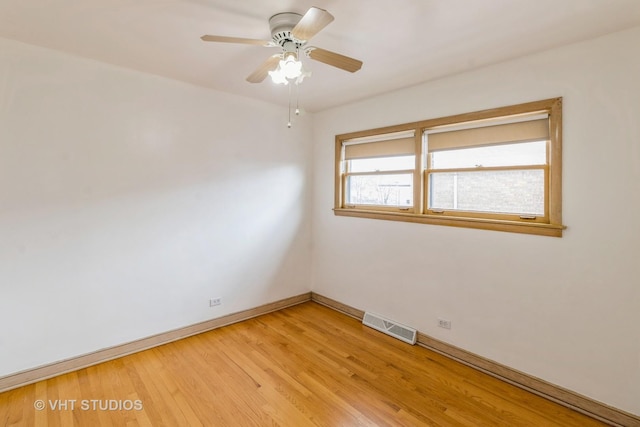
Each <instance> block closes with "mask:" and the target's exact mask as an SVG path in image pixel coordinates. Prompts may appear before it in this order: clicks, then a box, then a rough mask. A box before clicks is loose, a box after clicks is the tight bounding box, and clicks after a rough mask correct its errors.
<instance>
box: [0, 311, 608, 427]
mask: <svg viewBox="0 0 640 427" xmlns="http://www.w3.org/2000/svg"><path fill="white" fill-rule="evenodd" d="M37 400H42V401H43V402H44V405H45V406H46V407H47V408H45V409H44V410H36V409H35V407H34V404H36V405H37V403H36V401H37ZM136 400H139V401H140V403H138V404H136V403H135V401H136ZM58 401H62V402H63V405H64V402H66V409H65V408H64V406H63V407H62V408H56V409H52V408H51V405H52V404H57V402H58ZM72 401H75V403H72ZM92 401H96V402H92ZM111 401H115V403H112V402H111ZM71 405H74V409H73V410H71ZM94 405H95V408H96V409H93V406H94ZM101 405H102V407H103V408H109V406H111V407H112V408H113V406H114V405H116V406H118V405H123V406H124V409H123V410H109V409H102V410H101V409H100V406H101ZM132 405H139V406H142V408H141V409H139V410H137V409H136V408H133V409H130V407H131V406H132ZM126 409H130V410H126ZM0 425H1V426H13V425H19V426H34V425H35V426H46V425H49V426H64V427H67V426H99V425H102V426H111V425H113V426H138V425H146V426H163V425H166V426H181V427H182V426H199V425H205V426H264V425H269V426H271V425H280V426H294V427H301V426H371V425H383V426H400V425H405V426H473V427H477V426H509V427H514V426H536V427H538V426H563V427H569V426H576V427H577V426H579V427H587V426H600V425H603V424H601V423H599V422H597V421H594V420H592V419H590V418H587V417H586V416H584V415H581V414H579V413H577V412H573V411H571V410H569V409H566V408H564V407H561V406H559V405H557V404H554V403H552V402H549V401H547V400H544V399H542V398H540V397H538V396H535V395H533V394H531V393H528V392H526V391H523V390H520V389H518V388H516V387H513V386H511V385H508V384H506V383H503V382H501V381H498V380H496V379H494V378H492V377H490V376H487V375H485V374H482V373H480V372H477V371H475V370H473V369H471V368H468V367H466V366H463V365H461V364H458V363H456V362H453V361H451V360H449V359H447V358H445V357H443V356H440V355H438V354H436V353H433V352H431V351H429V350H426V349H424V348H420V347H418V346H410V345H408V344H404V343H402V342H400V341H398V340H395V339H393V338H390V337H387V336H386V335H383V334H380V333H378V332H376V331H374V330H372V329H369V328H366V327H364V326H362V324H361V323H360V322H358V321H357V320H354V319H352V318H350V317H347V316H345V315H342V314H340V313H337V312H335V311H333V310H331V309H328V308H325V307H323V306H321V305H319V304H316V303H312V302H309V303H305V304H301V305H298V306H295V307H292V308H288V309H285V310H281V311H279V312H275V313H271V314H267V315H264V316H261V317H258V318H255V319H252V320H248V321H244V322H242V323H238V324H235V325H232V326H227V327H224V328H221V329H217V330H214V331H211V332H207V333H204V334H200V335H197V336H194V337H191V338H187V339H184V340H181V341H177V342H174V343H171V344H166V345H163V346H161V347H157V348H154V349H151V350H147V351H144V352H140V353H137V354H134V355H131V356H126V357H123V358H120V359H117V360H114V361H111V362H107V363H103V364H100V365H97V366H93V367H89V368H86V369H82V370H79V371H77V372H73V373H70V374H66V375H62V376H59V377H56V378H53V379H50V380H46V381H41V382H38V383H36V384H33V385H29V386H25V387H22V388H19V389H15V390H11V391H9V392H5V393H2V394H0Z"/></svg>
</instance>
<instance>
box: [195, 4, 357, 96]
mask: <svg viewBox="0 0 640 427" xmlns="http://www.w3.org/2000/svg"><path fill="white" fill-rule="evenodd" d="M333 19H334V18H333V15H331V14H330V13H329V12H327V11H326V10H324V9H320V8H317V7H312V8H310V9H309V10H308V11H307V12H306V13H305V14H304V16H302V15H300V14H298V13H293V12H285V13H278V14H276V15H273V16H272V17H271V18H269V28H270V29H271V40H259V39H249V38H242V37H227V36H215V35H204V36H202V37H200V38H201V39H202V40H203V41H206V42H222V43H240V44H251V45H259V46H265V47H280V48H281V49H282V51H281V52H280V53H279V54H275V55H272V56H271V57H269V58H268V59H267V60H266V61H265V62H264V63H262V65H260V66H259V67H258V68H257V69H256V70H255V71H254V72H253V73H251V74H250V75H249V76H248V77H247V81H248V82H250V83H260V82H262V81H263V80H264V79H265V78H266V77H267V75H270V76H271V78H272V79H273V81H274V82H275V83H283V84H287V83H289V82H290V81H291V82H295V83H300V82H302V79H303V78H304V77H305V76H308V75H309V74H310V73H308V72H305V71H304V70H303V69H302V63H301V62H300V54H301V53H302V54H304V55H305V56H306V57H308V58H310V59H313V60H315V61H319V62H322V63H324V64H328V65H331V66H333V67H337V68H340V69H341V70H345V71H349V72H351V73H354V72H356V71H358V70H359V69H360V68H361V67H362V61H359V60H357V59H354V58H350V57H348V56H344V55H341V54H339V53H335V52H331V51H329V50H325V49H321V48H319V47H315V46H308V45H307V43H308V41H309V40H310V39H311V38H312V37H313V36H315V35H316V34H317V33H318V32H320V31H321V30H322V29H323V28H324V27H326V26H327V25H329V24H330V23H331V21H333Z"/></svg>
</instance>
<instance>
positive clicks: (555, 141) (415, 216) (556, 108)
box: [333, 97, 566, 237]
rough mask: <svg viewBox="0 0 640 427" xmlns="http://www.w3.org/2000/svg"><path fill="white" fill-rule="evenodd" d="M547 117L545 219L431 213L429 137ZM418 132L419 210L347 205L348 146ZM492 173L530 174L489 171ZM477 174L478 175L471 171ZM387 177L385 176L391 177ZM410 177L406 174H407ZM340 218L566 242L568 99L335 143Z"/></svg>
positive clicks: (432, 121) (415, 206)
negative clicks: (489, 123) (564, 163)
mask: <svg viewBox="0 0 640 427" xmlns="http://www.w3.org/2000/svg"><path fill="white" fill-rule="evenodd" d="M543 113H544V114H547V115H548V120H549V140H548V141H547V146H548V149H547V156H548V159H547V164H546V165H545V166H543V167H540V168H543V169H544V170H545V174H546V175H545V182H544V187H545V188H544V192H545V195H544V197H545V215H544V217H536V218H535V219H529V218H521V217H520V216H519V215H518V214H498V213H484V212H482V213H478V212H468V211H455V212H452V211H446V210H445V211H442V212H440V210H437V211H438V212H436V211H434V210H431V209H428V206H427V204H428V184H429V182H428V173H429V171H428V170H427V164H426V163H427V161H426V156H427V152H426V146H425V143H424V138H423V134H424V133H425V132H426V131H428V130H433V129H437V128H442V127H445V126H455V125H460V124H466V123H473V122H482V121H487V120H495V119H500V118H510V117H514V116H519V115H529V114H543ZM408 131H413V132H414V143H415V169H414V170H413V179H414V181H413V192H414V194H413V207H409V208H407V207H393V206H377V205H347V204H346V202H345V198H346V197H345V196H346V194H345V193H346V182H347V175H348V171H347V166H346V164H347V161H346V160H345V158H344V142H345V141H349V140H354V139H359V138H367V137H374V136H377V135H383V134H393V133H398V132H408ZM491 169H496V170H499V169H526V168H523V167H521V166H518V167H514V168H511V167H509V168H504V167H487V168H483V170H491ZM470 170H473V169H470ZM388 172H389V171H385V172H384V173H388ZM405 173H406V172H405ZM333 211H334V214H335V215H337V216H349V217H360V218H370V219H382V220H392V221H404V222H414V223H423V224H433V225H446V226H454V227H466V228H477V229H484V230H495V231H506V232H515V233H525V234H534V235H541V236H551V237H562V231H563V230H564V229H565V228H566V226H564V225H562V98H561V97H558V98H551V99H546V100H541V101H534V102H528V103H523V104H518V105H511V106H507V107H499V108H493V109H488V110H482V111H476V112H472V113H464V114H457V115H453V116H447V117H441V118H436V119H428V120H422V121H418V122H412V123H405V124H400V125H395V126H388V127H384V128H377V129H369V130H364V131H359V132H351V133H346V134H341V135H336V137H335V200H334V208H333Z"/></svg>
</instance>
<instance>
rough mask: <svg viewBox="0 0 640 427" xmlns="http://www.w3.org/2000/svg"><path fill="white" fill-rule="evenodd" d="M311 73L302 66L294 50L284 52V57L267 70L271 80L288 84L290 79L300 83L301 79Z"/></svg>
mask: <svg viewBox="0 0 640 427" xmlns="http://www.w3.org/2000/svg"><path fill="white" fill-rule="evenodd" d="M310 74H311V73H310V72H308V71H305V70H304V69H303V68H302V62H301V61H299V60H298V55H296V53H295V52H285V54H284V58H283V59H281V60H280V61H279V62H278V67H277V68H276V69H275V70H273V71H269V76H271V81H273V83H275V84H284V85H286V84H289V82H290V81H295V82H296V83H302V80H303V79H304V78H305V77H307V76H309V75H310Z"/></svg>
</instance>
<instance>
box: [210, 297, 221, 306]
mask: <svg viewBox="0 0 640 427" xmlns="http://www.w3.org/2000/svg"><path fill="white" fill-rule="evenodd" d="M220 304H222V298H211V299H210V300H209V307H215V306H217V305H220Z"/></svg>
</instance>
